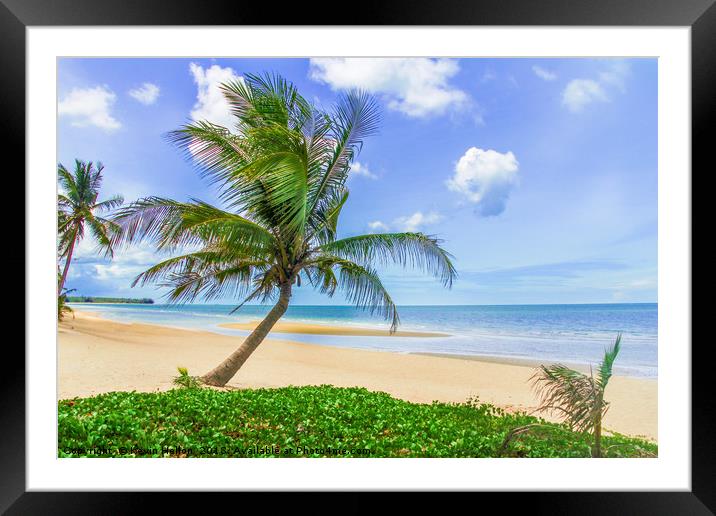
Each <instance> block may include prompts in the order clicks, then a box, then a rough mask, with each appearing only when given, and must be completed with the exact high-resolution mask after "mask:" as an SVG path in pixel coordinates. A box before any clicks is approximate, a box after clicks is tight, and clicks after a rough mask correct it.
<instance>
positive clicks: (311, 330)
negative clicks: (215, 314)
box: [219, 321, 449, 338]
mask: <svg viewBox="0 0 716 516" xmlns="http://www.w3.org/2000/svg"><path fill="white" fill-rule="evenodd" d="M259 322H261V321H251V322H248V323H228V324H220V325H219V326H221V327H222V328H232V329H234V330H253V329H254V328H256V326H258V324H259ZM271 333H298V334H304V335H351V336H358V337H424V338H426V337H449V334H447V333H434V332H427V331H407V330H398V331H396V332H395V333H392V334H391V333H390V331H389V330H387V329H383V328H362V327H360V326H331V325H328V324H307V323H296V322H286V321H279V322H277V323H276V325H275V326H274V327H273V328H271Z"/></svg>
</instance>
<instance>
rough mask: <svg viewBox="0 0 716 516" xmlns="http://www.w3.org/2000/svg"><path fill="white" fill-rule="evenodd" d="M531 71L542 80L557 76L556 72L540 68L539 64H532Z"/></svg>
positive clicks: (552, 78) (550, 79) (551, 79)
mask: <svg viewBox="0 0 716 516" xmlns="http://www.w3.org/2000/svg"><path fill="white" fill-rule="evenodd" d="M532 71H533V72H534V73H535V75H536V76H537V77H539V78H540V79H542V80H545V81H553V80H555V79H556V78H557V74H556V73H554V72H550V71H549V70H546V69H544V68H542V67H541V66H537V65H535V66H533V67H532Z"/></svg>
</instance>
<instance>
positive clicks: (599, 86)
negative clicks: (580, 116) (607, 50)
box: [562, 59, 630, 113]
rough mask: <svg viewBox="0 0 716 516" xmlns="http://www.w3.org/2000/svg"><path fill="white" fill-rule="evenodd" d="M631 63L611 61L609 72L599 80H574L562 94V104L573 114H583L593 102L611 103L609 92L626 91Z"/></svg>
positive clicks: (602, 73) (617, 60) (599, 75)
mask: <svg viewBox="0 0 716 516" xmlns="http://www.w3.org/2000/svg"><path fill="white" fill-rule="evenodd" d="M629 70H630V68H629V63H628V62H627V61H624V60H622V59H612V60H610V61H609V65H608V68H607V70H605V71H602V72H600V73H599V74H598V80H593V79H573V80H571V81H569V83H568V84H567V86H566V87H565V89H564V91H563V92H562V104H563V105H564V106H565V107H566V108H567V109H569V110H570V111H571V112H572V113H579V112H581V111H582V110H583V109H584V107H585V106H586V105H588V104H591V103H592V102H609V96H608V95H607V90H608V89H609V88H616V89H618V90H619V91H621V92H622V93H624V92H625V91H626V85H625V81H626V78H627V76H628V75H629Z"/></svg>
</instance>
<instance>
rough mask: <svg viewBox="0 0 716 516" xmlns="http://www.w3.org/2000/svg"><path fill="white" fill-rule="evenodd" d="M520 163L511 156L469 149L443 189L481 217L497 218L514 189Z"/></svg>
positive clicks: (510, 154)
mask: <svg viewBox="0 0 716 516" xmlns="http://www.w3.org/2000/svg"><path fill="white" fill-rule="evenodd" d="M518 170H519V163H518V162H517V159H516V158H515V155H514V154H513V153H512V152H507V153H505V154H502V153H500V152H497V151H494V150H491V149H490V150H483V149H478V148H477V147H470V148H469V149H468V150H467V151H466V152H465V154H463V156H462V157H461V158H460V159H459V160H458V162H457V164H456V165H455V175H454V176H453V177H452V178H450V179H449V180H448V181H447V182H446V185H447V187H448V188H449V189H450V190H452V191H454V192H458V193H460V194H462V195H463V196H464V197H465V198H466V199H467V200H468V201H469V202H471V203H473V204H475V205H476V206H477V210H478V212H479V213H480V215H483V216H485V217H489V216H493V215H499V214H500V213H502V212H503V211H504V210H505V206H506V204H507V199H508V198H509V196H510V192H511V191H512V189H513V188H514V187H515V186H516V185H517V182H518V177H517V172H518Z"/></svg>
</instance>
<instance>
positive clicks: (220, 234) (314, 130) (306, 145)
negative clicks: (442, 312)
mask: <svg viewBox="0 0 716 516" xmlns="http://www.w3.org/2000/svg"><path fill="white" fill-rule="evenodd" d="M221 89H222V92H223V95H224V96H225V98H226V100H227V101H228V104H229V106H230V109H231V112H232V114H233V116H234V119H235V121H236V125H235V126H234V127H232V128H225V127H221V126H218V125H215V124H212V123H210V122H203V121H198V122H194V123H191V124H188V125H185V126H183V127H182V128H181V129H179V130H176V131H173V132H171V133H169V139H170V141H172V142H173V143H175V144H176V145H178V146H179V148H181V149H182V150H183V151H184V152H185V153H186V155H187V156H188V157H189V158H190V159H191V160H192V161H194V162H195V164H196V165H197V166H198V168H199V170H200V171H201V173H202V174H203V175H204V176H205V177H207V178H209V179H210V180H211V181H212V182H214V183H216V184H217V185H218V187H219V190H220V200H221V201H222V203H223V204H224V207H223V208H220V207H215V206H212V205H210V204H208V203H205V202H202V201H200V200H197V199H191V200H189V201H188V202H177V201H174V200H170V199H164V198H157V197H151V198H146V199H141V200H139V201H137V202H135V203H133V204H132V205H129V206H127V207H125V208H123V209H122V210H120V212H119V213H118V215H117V217H116V218H115V220H116V221H117V222H118V223H119V224H120V225H121V227H122V229H123V231H122V233H121V235H120V237H119V238H118V239H117V241H118V242H120V241H121V242H124V243H129V242H132V241H135V240H138V239H140V238H148V239H150V240H152V241H153V242H154V243H155V244H156V246H157V248H158V249H159V250H164V251H170V252H171V251H177V250H178V249H180V248H182V249H183V248H186V247H189V248H191V251H189V252H185V253H183V254H180V255H178V256H174V257H172V258H169V259H167V260H164V261H162V262H161V263H158V264H156V265H155V266H153V267H151V268H150V269H148V270H146V271H144V272H143V273H141V274H140V275H139V276H138V277H137V278H136V279H135V281H134V283H133V285H136V284H138V283H141V284H142V285H144V284H146V283H148V282H157V283H159V284H160V285H163V286H167V287H169V292H168V299H169V300H170V301H171V302H186V301H192V300H194V299H196V298H199V297H201V298H203V299H205V300H210V299H215V298H219V297H225V296H227V295H230V296H232V297H236V298H237V300H238V299H240V300H241V303H240V304H239V305H238V306H237V307H236V309H238V308H240V307H241V306H242V305H243V304H244V303H246V302H249V301H253V300H258V301H261V302H266V301H268V300H273V301H275V305H274V306H273V308H271V310H270V311H269V313H268V315H267V316H266V317H265V319H263V321H261V322H260V323H259V325H258V326H257V327H256V328H255V329H254V330H253V332H251V334H250V335H249V336H248V337H247V338H246V339H245V340H244V341H243V343H242V344H241V346H240V347H239V348H238V349H237V350H236V351H235V352H234V353H232V354H231V355H230V356H229V357H228V358H227V359H226V360H225V361H224V362H222V363H221V364H219V365H218V366H217V367H216V368H215V369H213V370H212V371H210V372H208V373H207V374H205V375H204V376H203V377H202V380H203V381H204V382H205V383H207V384H210V385H217V386H221V385H224V384H226V382H228V381H229V380H230V379H231V378H232V377H233V376H234V375H235V374H236V372H237V371H238V370H239V368H240V367H241V366H242V365H243V364H244V362H245V361H246V360H247V359H248V358H249V356H250V355H251V353H253V351H254V350H255V349H256V348H257V347H258V346H259V344H260V343H261V342H262V341H263V340H264V338H265V337H266V335H267V334H268V333H269V331H270V330H271V328H272V327H273V326H274V324H275V323H276V322H277V321H278V320H279V319H280V318H281V316H282V315H283V314H284V313H285V312H286V309H287V308H288V305H289V301H290V298H291V294H292V290H293V288H294V286H295V287H300V286H301V284H302V283H305V282H308V283H309V284H311V285H312V286H313V287H315V288H317V289H319V290H320V291H321V292H323V293H325V294H327V295H329V296H332V295H333V294H334V293H335V292H336V291H341V292H343V293H344V295H345V296H346V299H348V300H349V301H350V302H351V303H353V304H355V305H356V306H358V307H361V308H364V309H366V310H368V311H370V312H371V313H375V314H379V315H382V316H384V317H385V318H386V319H388V320H390V321H391V326H390V331H391V332H394V331H395V329H396V328H397V326H398V323H399V317H398V311H397V309H396V306H395V303H394V302H393V300H392V298H391V297H390V294H389V293H388V292H387V291H386V289H385V287H384V286H383V284H382V283H381V280H380V278H379V276H378V274H377V272H376V270H375V268H374V267H375V266H377V265H380V264H387V263H396V262H397V263H398V264H401V265H403V266H406V265H410V266H416V267H418V268H421V269H422V270H425V271H426V272H428V273H431V274H433V275H434V276H436V277H437V278H439V279H440V280H441V281H442V283H443V284H444V285H445V286H447V287H449V286H451V284H452V281H453V278H454V276H455V269H454V267H453V265H452V263H451V261H450V258H451V257H450V255H449V254H448V253H447V252H446V251H444V250H443V249H442V248H441V246H440V243H441V241H440V240H438V239H437V238H435V237H432V236H427V235H424V234H422V233H386V234H367V235H361V236H353V237H348V238H342V239H337V227H338V220H339V216H340V214H341V210H342V208H343V207H344V206H345V204H346V201H347V199H348V189H347V188H346V179H347V177H348V173H349V171H350V168H351V162H352V160H353V158H354V156H355V155H356V154H357V152H358V151H359V150H360V148H361V146H362V144H363V140H364V138H366V137H367V136H369V135H371V134H374V133H375V132H376V129H377V127H378V122H379V113H378V109H377V104H376V102H375V101H374V99H373V98H372V97H371V96H369V95H367V94H366V93H362V92H351V93H348V94H345V95H342V96H340V97H339V99H338V101H337V103H336V105H335V106H334V108H333V109H332V110H331V111H330V112H326V111H322V110H320V109H318V108H317V107H316V106H314V105H312V104H311V103H309V102H307V101H306V100H305V99H304V98H303V97H302V96H301V95H300V94H299V93H298V91H297V90H296V88H295V87H294V86H293V85H292V84H291V83H289V82H287V81H286V80H284V79H283V78H281V77H280V76H276V75H261V76H258V75H246V76H245V79H244V80H242V81H231V82H227V83H225V84H223V85H222V86H221Z"/></svg>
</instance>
